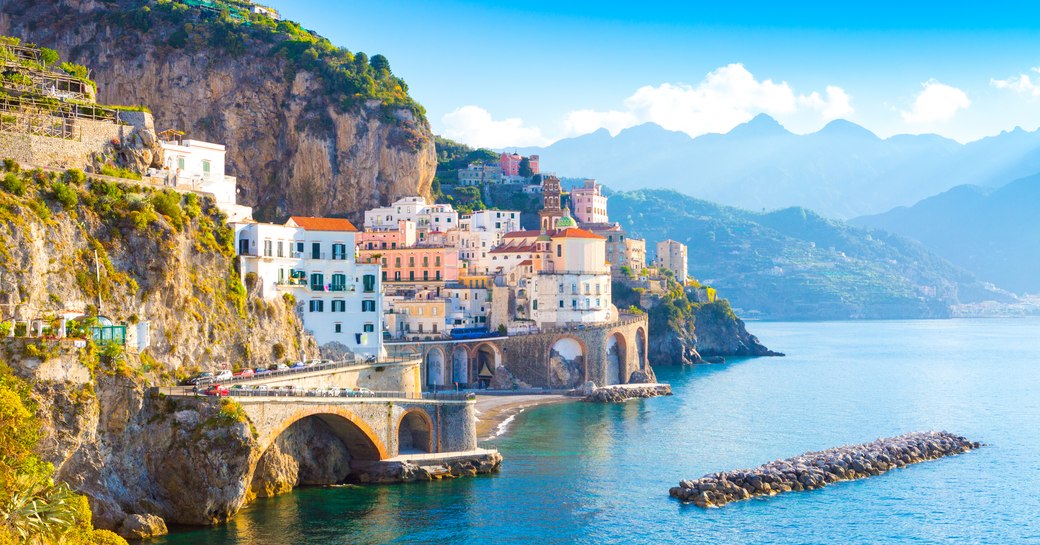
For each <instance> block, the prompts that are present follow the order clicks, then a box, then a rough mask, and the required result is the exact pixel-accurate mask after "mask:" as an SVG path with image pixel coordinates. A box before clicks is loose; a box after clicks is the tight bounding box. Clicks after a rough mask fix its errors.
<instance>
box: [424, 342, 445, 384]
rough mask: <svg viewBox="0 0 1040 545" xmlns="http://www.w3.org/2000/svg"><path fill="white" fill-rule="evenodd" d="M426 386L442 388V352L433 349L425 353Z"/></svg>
mask: <svg viewBox="0 0 1040 545" xmlns="http://www.w3.org/2000/svg"><path fill="white" fill-rule="evenodd" d="M425 369H426V385H427V386H432V387H437V386H444V350H441V348H440V347H437V346H435V347H433V348H431V349H430V350H429V351H428V352H426V366H425Z"/></svg>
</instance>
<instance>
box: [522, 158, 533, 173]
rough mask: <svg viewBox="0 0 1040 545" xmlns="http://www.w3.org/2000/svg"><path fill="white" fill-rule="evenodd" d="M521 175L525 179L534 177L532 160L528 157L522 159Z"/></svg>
mask: <svg viewBox="0 0 1040 545" xmlns="http://www.w3.org/2000/svg"><path fill="white" fill-rule="evenodd" d="M520 175H521V176H523V177H524V178H530V177H531V176H534V170H532V169H531V160H530V159H528V158H527V157H524V158H522V159H520Z"/></svg>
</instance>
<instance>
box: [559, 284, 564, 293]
mask: <svg viewBox="0 0 1040 545" xmlns="http://www.w3.org/2000/svg"><path fill="white" fill-rule="evenodd" d="M559 292H560V293H563V283H560V289H559Z"/></svg>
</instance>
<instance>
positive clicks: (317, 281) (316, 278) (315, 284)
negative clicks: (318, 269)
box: [311, 273, 325, 291]
mask: <svg viewBox="0 0 1040 545" xmlns="http://www.w3.org/2000/svg"><path fill="white" fill-rule="evenodd" d="M311 289H312V290H314V291H325V275H323V274H321V273H314V274H312V275H311Z"/></svg>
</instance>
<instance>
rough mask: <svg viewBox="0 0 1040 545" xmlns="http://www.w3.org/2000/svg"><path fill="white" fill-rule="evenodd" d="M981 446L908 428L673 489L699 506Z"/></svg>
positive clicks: (855, 476) (810, 487) (815, 484)
mask: <svg viewBox="0 0 1040 545" xmlns="http://www.w3.org/2000/svg"><path fill="white" fill-rule="evenodd" d="M979 446H980V444H979V443H976V442H974V441H969V440H968V439H965V438H964V437H961V436H959V435H954V434H952V433H949V432H945V431H932V432H915V433H908V434H906V435H900V436H898V437H889V438H887V439H878V440H876V441H873V442H871V443H863V444H860V445H848V446H843V447H837V448H832V449H828V450H824V451H820V452H807V453H805V454H802V455H800V456H795V457H794V458H787V459H785V460H776V461H773V462H769V463H768V464H765V465H761V466H759V467H757V468H755V469H738V470H736V471H730V472H726V473H709V474H708V475H705V476H703V477H701V478H700V479H697V480H695V481H682V482H680V483H679V486H676V487H673V488H672V489H671V490H669V493H670V494H671V495H672V497H674V498H678V499H680V500H682V501H684V502H688V503H693V504H694V505H697V506H699V507H721V506H723V505H726V504H727V503H730V502H734V501H740V500H746V499H748V498H753V497H755V496H774V495H776V494H779V493H781V492H790V491H792V490H815V489H817V488H823V487H825V486H827V485H829V484H831V483H836V482H839V481H851V480H854V479H861V478H863V477H869V476H871V475H880V474H882V473H884V472H886V471H888V470H890V469H894V468H897V467H905V466H908V465H910V464H916V463H917V462H924V461H926V460H935V459H937V458H942V457H943V456H950V455H953V454H961V453H963V452H968V451H970V450H973V449H977V448H979Z"/></svg>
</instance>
